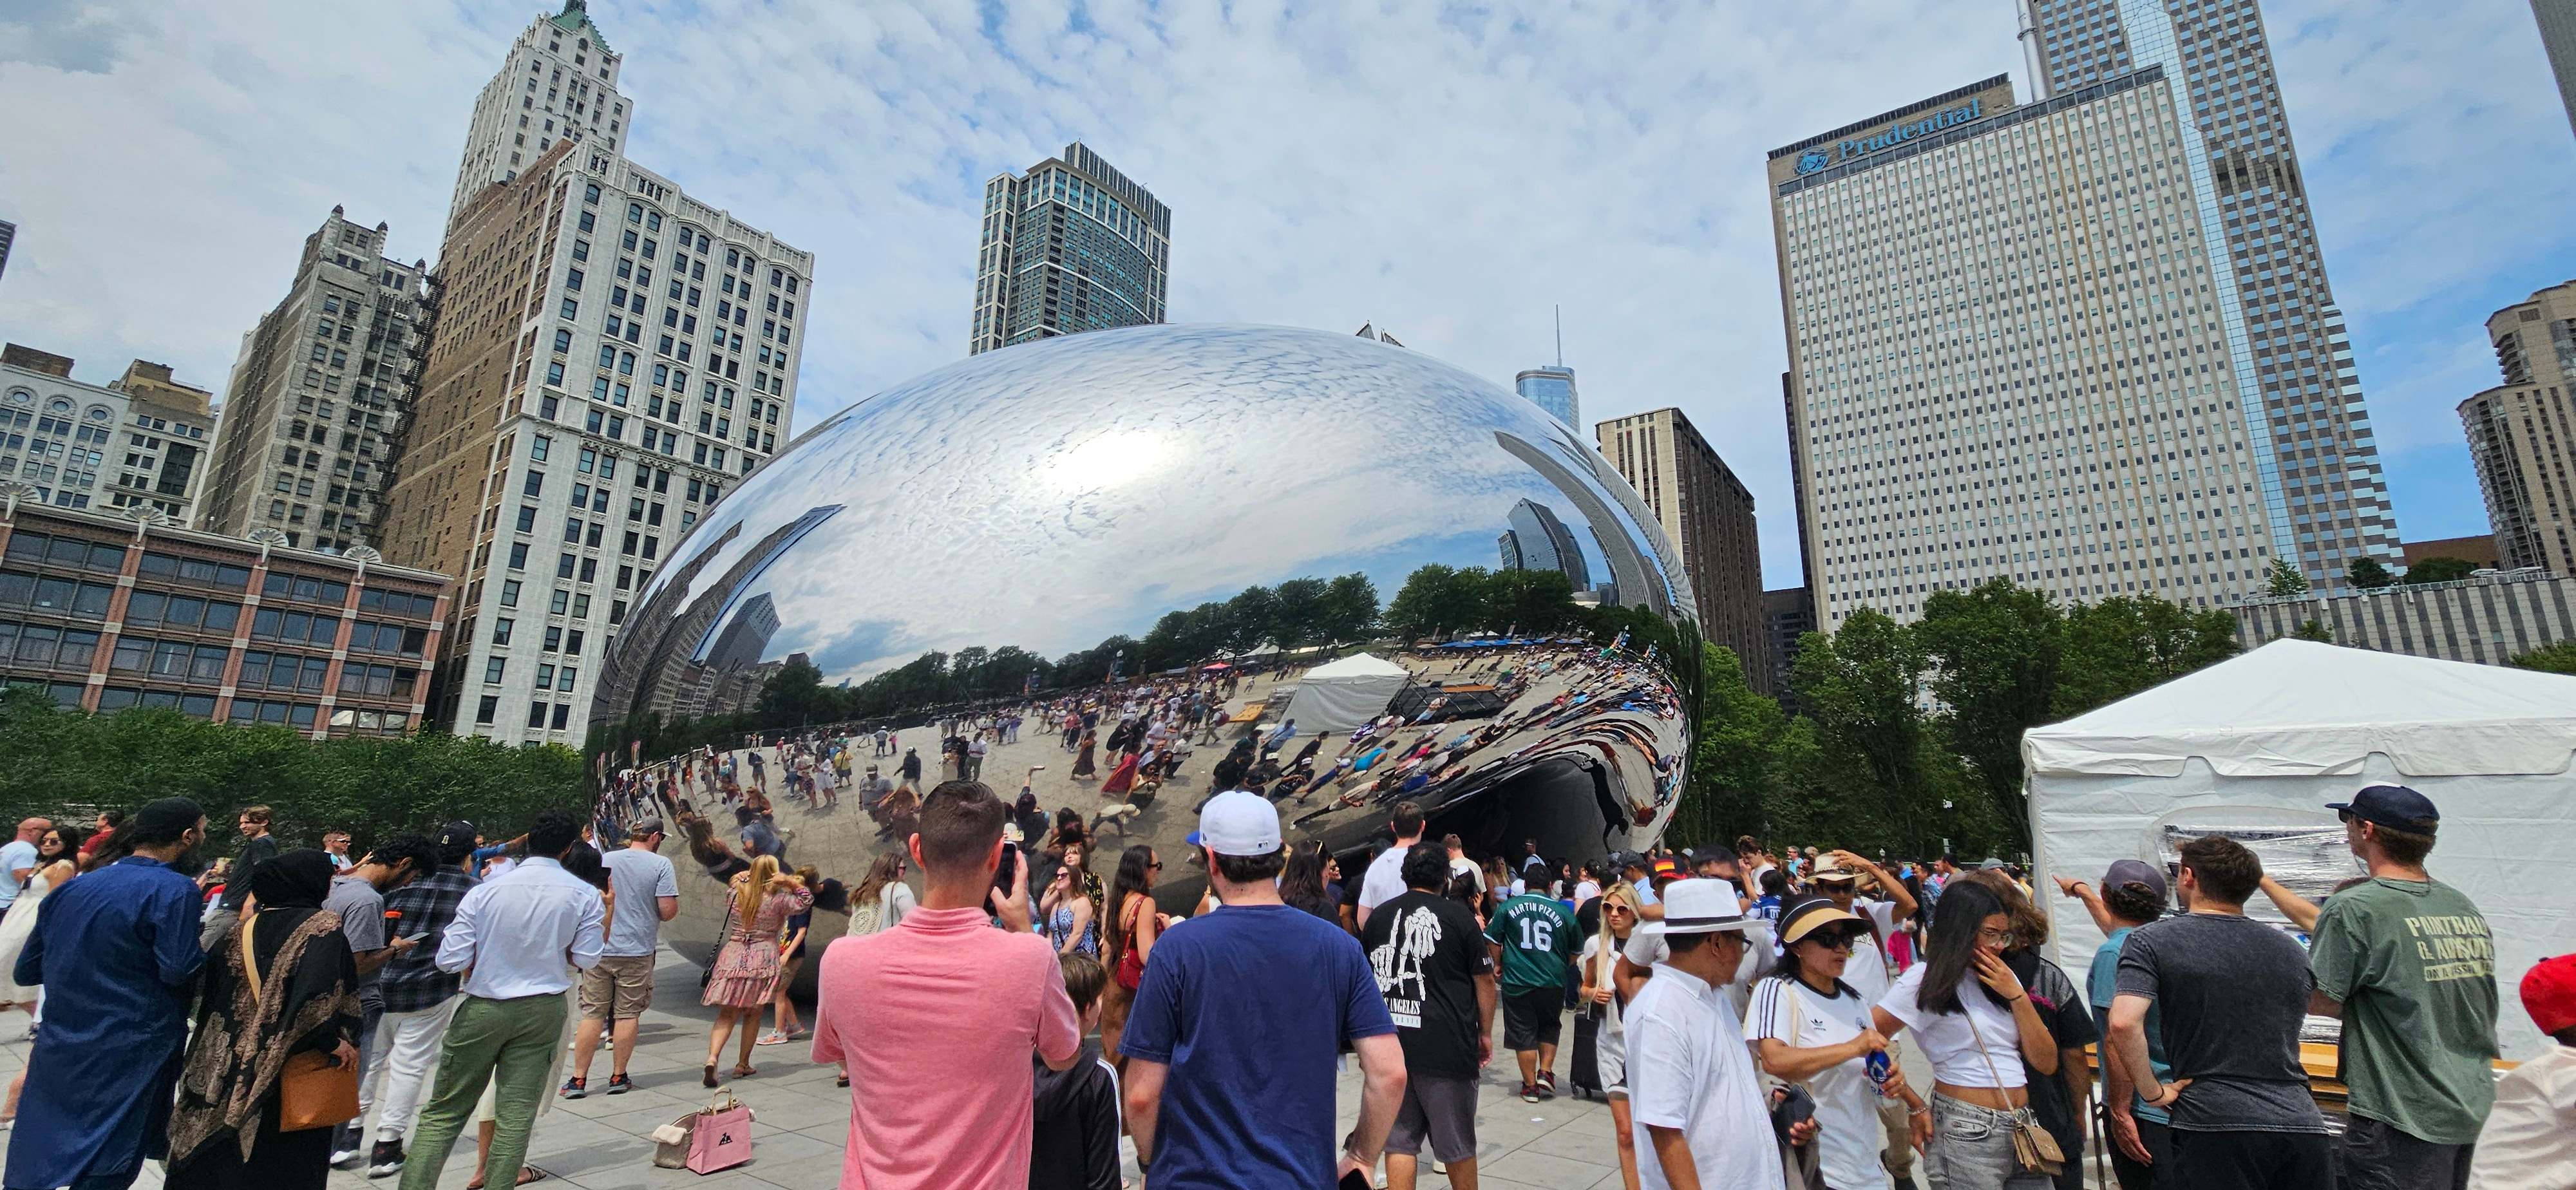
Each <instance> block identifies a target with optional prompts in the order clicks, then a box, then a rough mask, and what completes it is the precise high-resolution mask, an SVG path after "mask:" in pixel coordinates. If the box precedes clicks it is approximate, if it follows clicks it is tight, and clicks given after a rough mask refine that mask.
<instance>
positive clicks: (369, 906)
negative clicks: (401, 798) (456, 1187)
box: [322, 835, 438, 1168]
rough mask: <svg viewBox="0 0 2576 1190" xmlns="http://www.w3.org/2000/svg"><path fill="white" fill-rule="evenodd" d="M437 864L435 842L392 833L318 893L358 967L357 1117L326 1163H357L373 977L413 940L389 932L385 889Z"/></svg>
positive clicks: (368, 1085)
mask: <svg viewBox="0 0 2576 1190" xmlns="http://www.w3.org/2000/svg"><path fill="white" fill-rule="evenodd" d="M437 866H438V845H437V844H435V843H432V842H430V841H429V840H428V839H427V838H424V837H422V836H420V835H400V836H396V837H394V838H391V839H387V840H385V841H384V842H383V843H382V844H380V845H378V846H377V848H376V849H375V850H374V851H371V852H369V853H368V854H367V857H366V858H365V859H363V860H360V861H358V862H357V863H355V864H352V865H350V867H349V869H348V870H347V871H345V872H342V873H341V874H339V875H337V876H334V877H332V878H331V892H330V894H329V895H328V896H325V897H323V898H322V908H323V909H324V910H326V911H328V912H331V913H336V914H339V915H340V935H341V936H342V937H344V938H346V939H348V941H349V953H350V954H351V955H352V956H354V957H355V958H356V960H357V969H358V987H357V992H358V1011H359V1017H358V1020H359V1025H358V1105H359V1111H358V1118H357V1119H354V1120H351V1121H349V1122H348V1123H345V1124H342V1125H340V1127H339V1129H338V1130H337V1131H336V1132H334V1133H333V1134H332V1141H331V1164H333V1165H336V1166H340V1167H342V1168H355V1166H356V1163H357V1160H358V1157H359V1155H360V1146H361V1145H362V1144H363V1143H364V1139H365V1134H364V1130H363V1129H362V1128H361V1125H362V1124H363V1123H364V1122H365V1121H366V1118H367V1113H366V1109H367V1108H368V1107H371V1106H373V1105H374V1101H375V1094H374V1092H375V1080H373V1079H371V1078H369V1077H367V1074H368V1070H367V1054H368V1053H369V1052H370V1051H372V1050H373V1049H374V1048H375V1034H376V1024H377V1022H378V1021H380V1020H382V1019H384V1015H385V997H384V993H383V992H382V991H380V990H378V989H377V987H376V977H377V976H378V975H379V974H380V973H381V972H382V971H383V970H384V966H385V961H386V960H388V959H391V958H393V957H394V956H395V955H398V954H401V953H402V952H404V951H406V950H409V949H411V948H412V947H413V946H414V945H415V943H414V941H413V940H412V939H409V938H394V937H390V936H388V931H387V930H386V929H385V896H384V894H386V893H388V892H391V891H393V890H395V889H397V888H401V887H402V886H404V885H406V884H409V883H411V882H412V878H413V877H415V876H418V875H420V874H421V873H424V872H427V871H429V870H431V869H433V868H436V867H437Z"/></svg>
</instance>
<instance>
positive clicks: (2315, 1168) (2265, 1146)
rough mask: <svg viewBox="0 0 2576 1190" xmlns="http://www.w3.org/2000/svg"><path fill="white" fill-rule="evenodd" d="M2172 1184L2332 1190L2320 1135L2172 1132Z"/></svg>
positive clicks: (2329, 1160) (2206, 1188)
mask: <svg viewBox="0 0 2576 1190" xmlns="http://www.w3.org/2000/svg"><path fill="white" fill-rule="evenodd" d="M2172 1135H2173V1175H2172V1176H2173V1181H2174V1184H2175V1185H2177V1186H2189V1187H2191V1188H2192V1190H2335V1176H2334V1152H2333V1148H2332V1145H2331V1142H2330V1141H2329V1140H2328V1139H2327V1137H2326V1134H2325V1133H2322V1132H2194V1131H2190V1130H2188V1129H2183V1128H2176V1129H2173V1130H2172Z"/></svg>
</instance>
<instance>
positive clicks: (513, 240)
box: [380, 2, 814, 743]
mask: <svg viewBox="0 0 2576 1190" xmlns="http://www.w3.org/2000/svg"><path fill="white" fill-rule="evenodd" d="M581 12H582V10H581V6H580V4H579V3H577V2H576V3H573V4H571V5H568V6H567V7H566V8H565V10H564V14H563V15H562V16H557V17H540V18H539V19H538V20H537V21H536V23H535V24H534V25H533V26H531V27H530V29H529V30H528V32H527V33H525V34H523V35H521V37H520V38H519V41H518V43H517V45H516V47H515V48H514V49H513V50H512V53H511V57H510V60H509V63H508V64H507V65H505V66H504V67H503V68H502V75H501V77H500V78H499V79H496V80H495V86H494V87H488V88H486V89H485V92H484V94H485V96H486V97H487V99H488V98H489V97H490V96H492V95H494V94H496V93H500V92H506V91H508V90H510V85H514V84H515V80H516V79H517V78H519V77H523V76H524V77H539V78H543V77H545V76H543V75H530V74H529V72H528V68H527V66H526V64H525V60H526V58H527V56H528V55H529V54H530V53H531V52H538V53H556V52H560V53H563V54H571V55H573V59H572V61H571V62H570V63H568V65H570V66H573V67H575V68H592V69H606V70H608V71H609V72H610V74H609V76H607V77H606V78H603V79H601V80H600V81H602V82H613V79H614V59H613V58H611V59H608V60H607V61H605V62H601V60H600V59H599V58H597V57H594V56H592V55H594V54H605V48H604V46H603V44H602V42H601V41H600V39H599V37H598V34H597V31H596V29H594V28H592V27H591V26H590V24H589V22H588V19H587V17H586V16H583V15H581ZM574 17H579V19H578V20H577V21H575V22H574V25H573V26H571V27H568V26H567V25H566V21H567V19H569V18H574ZM585 42H586V43H587V45H585V44H584V43H585ZM557 45H561V46H563V47H566V48H564V49H562V50H560V51H557V50H556V49H555V48H554V47H555V46H557ZM532 46H543V47H546V48H545V49H543V50H538V51H532V50H531V47H532ZM584 51H588V52H587V53H585V52H584ZM594 62H600V65H599V66H597V67H595V68H594V67H591V65H590V64H591V63H594ZM544 69H546V70H551V69H552V68H551V67H546V68H544ZM538 94H539V95H542V94H543V92H539V93H538ZM563 94H564V96H565V98H564V99H562V102H564V103H566V104H574V103H575V101H574V100H572V99H570V98H569V96H571V95H572V94H574V92H572V91H571V90H570V89H569V88H566V89H565V91H564V93H563ZM612 94H613V92H610V91H608V90H607V89H606V88H604V87H603V88H601V89H600V90H596V91H593V92H591V93H589V94H588V95H586V96H584V97H583V100H584V101H586V102H584V103H583V104H581V105H579V106H573V107H572V109H571V110H572V113H573V115H575V116H577V117H581V118H583V119H585V120H586V119H587V118H588V116H589V115H590V114H595V113H596V112H597V111H598V110H599V109H598V106H596V105H601V104H607V105H610V106H609V107H608V108H607V110H608V112H609V118H610V120H614V119H615V116H616V113H618V112H620V111H622V110H623V108H622V106H621V105H622V101H618V100H614V99H612V98H610V96H611V95H612ZM584 106H587V107H588V111H587V112H585V111H584V110H583V107H584ZM480 107H481V105H478V111H480ZM484 123H485V121H484V120H483V118H482V116H481V115H478V117H477V122H476V125H475V127H476V129H477V135H478V136H480V135H481V131H480V130H481V129H483V127H484ZM615 131H616V132H617V133H619V134H620V139H622V134H623V133H624V132H625V131H626V129H623V128H620V129H616V130H615ZM608 132H609V129H608V126H607V124H606V123H602V124H601V132H600V134H599V135H598V136H596V137H593V136H588V135H584V136H581V137H570V138H567V137H562V136H558V137H556V138H555V139H554V140H553V141H552V143H551V144H550V145H548V146H547V147H546V148H544V149H543V150H540V151H538V152H536V153H535V154H534V155H533V156H527V155H523V156H522V157H521V159H520V161H519V162H518V163H517V165H516V166H515V176H513V177H511V178H509V179H508V180H507V181H503V182H499V183H497V184H494V185H490V186H486V187H483V188H482V189H481V190H479V191H478V192H476V193H474V194H473V195H472V196H471V197H470V198H469V199H468V200H467V201H466V202H465V203H464V205H463V206H462V207H461V208H459V209H458V210H457V211H456V212H454V213H452V214H451V217H450V227H449V231H448V235H447V241H446V243H445V244H444V245H443V246H442V248H441V250H440V256H439V266H438V268H437V269H436V270H435V271H434V272H433V273H432V274H431V278H430V282H431V283H430V289H429V294H428V297H427V299H426V301H425V302H424V307H425V309H426V310H427V311H428V312H429V316H430V328H429V347H428V348H427V351H426V355H425V360H424V362H423V364H422V366H421V375H420V381H419V386H418V392H419V396H418V398H417V400H416V401H415V403H414V410H413V413H412V416H410V417H409V418H407V419H405V422H404V425H403V435H402V439H401V444H400V451H399V453H398V455H397V457H396V464H395V478H394V480H393V482H392V484H391V486H390V487H389V488H388V489H387V491H386V493H385V504H386V510H385V513H384V516H383V518H382V522H383V525H384V527H385V529H384V534H383V536H384V540H383V541H382V542H381V543H380V548H382V549H383V550H384V552H385V553H386V554H387V555H388V556H389V557H390V558H391V559H392V560H393V561H395V562H398V563H401V564H404V565H410V566H417V567H421V568H423V569H429V570H436V571H439V572H442V573H446V574H451V575H454V576H456V580H457V589H458V592H459V594H458V597H457V599H456V600H455V603H454V610H453V612H452V613H451V617H452V620H451V622H452V623H453V625H454V627H453V629H452V631H451V632H450V634H449V636H448V639H449V640H450V641H451V642H453V643H452V644H451V646H450V647H449V650H448V655H447V656H446V657H444V658H442V660H441V663H440V665H439V667H438V670H437V673H436V678H435V684H434V689H433V693H432V696H431V701H430V706H431V710H430V717H431V719H432V721H433V722H438V723H442V724H446V725H449V726H451V727H453V729H454V730H456V731H459V732H468V733H472V734H476V735H483V736H489V737H492V738H494V739H498V740H502V741H505V742H529V741H551V742H561V743H578V742H579V741H580V740H581V737H582V733H583V732H584V730H585V729H586V728H587V726H588V722H587V721H588V718H589V712H590V699H591V692H592V690H593V689H594V688H595V686H596V684H597V678H598V675H597V665H598V662H599V658H600V656H601V655H602V654H603V653H605V652H606V650H607V645H608V641H609V638H611V637H612V636H613V635H614V634H615V633H616V631H617V629H618V626H619V625H620V624H622V623H623V622H624V621H625V619H626V613H627V610H628V609H629V607H630V606H631V605H632V603H633V601H634V599H635V597H636V594H637V593H638V592H639V591H640V590H641V589H642V588H643V586H644V585H645V583H646V582H647V581H648V580H649V579H650V578H651V576H652V573H653V571H654V570H655V569H656V568H657V566H658V565H659V562H660V559H661V558H662V557H664V556H665V553H666V547H667V546H669V545H671V544H674V543H676V542H677V541H678V540H679V538H680V537H681V535H682V534H684V533H686V532H688V530H689V528H690V526H691V525H693V524H694V523H695V522H696V521H697V519H698V517H699V516H701V515H703V514H704V510H705V509H706V508H707V507H708V506H709V505H712V504H713V503H715V501H716V500H717V499H718V498H719V497H721V496H722V495H723V494H724V492H725V490H726V489H727V488H728V487H729V486H730V485H731V483H732V482H733V481H734V480H735V478H736V477H739V476H741V475H745V474H748V473H749V472H750V471H751V470H752V469H753V468H755V467H757V466H758V465H759V464H760V463H761V462H763V461H765V460H766V459H768V458H769V457H770V455H772V454H773V453H775V452H776V451H777V449H778V444H779V443H780V442H781V441H784V440H787V439H789V438H791V437H792V436H793V416H792V413H793V410H794V408H795V379H796V371H797V366H798V361H799V359H800V358H801V356H802V353H803V350H804V342H805V336H804V335H803V334H802V333H801V329H802V328H803V327H804V325H805V322H806V320H805V319H802V318H800V311H799V307H800V306H802V305H804V304H805V303H807V302H809V301H810V300H811V297H812V292H813V286H812V281H813V268H814V259H813V256H812V254H810V253H806V252H802V251H799V250H797V249H795V248H792V247H789V246H787V245H786V244H783V243H780V242H779V241H777V240H776V239H774V238H772V237H771V236H770V235H769V234H768V233H767V232H764V231H762V230H760V229H759V228H756V227H752V226H749V225H747V224H744V223H742V222H740V221H739V220H736V219H735V218H733V216H732V215H730V214H729V213H727V212H725V211H721V210H717V209H715V208H713V207H709V206H707V205H706V204H704V203H700V202H697V201H695V200H692V199H690V198H689V197H688V196H687V195H685V194H683V193H682V192H681V190H680V187H679V185H678V184H677V183H675V182H673V181H671V180H670V179H668V178H665V177H662V176H661V175H659V174H656V173H653V172H652V171H650V170H647V169H645V168H643V167H642V166H639V165H637V164H635V163H634V162H632V161H629V160H627V159H625V158H624V157H622V156H620V155H618V154H617V153H616V152H615V151H614V150H613V149H612V148H611V146H610V143H609V141H608V139H607V135H608ZM475 160H476V157H475V154H474V152H473V150H472V149H471V148H470V147H469V151H468V155H467V167H468V169H469V171H470V170H472V169H474V168H475V164H474V163H475ZM503 160H505V161H506V160H507V157H506V155H505V156H504V157H503ZM504 168H510V167H504ZM473 176H479V175H473Z"/></svg>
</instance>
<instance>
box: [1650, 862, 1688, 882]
mask: <svg viewBox="0 0 2576 1190" xmlns="http://www.w3.org/2000/svg"><path fill="white" fill-rule="evenodd" d="M1681 874H1682V866H1681V865H1680V864H1677V863H1674V862H1673V861H1671V860H1668V859H1659V860H1656V861H1655V866H1654V867H1652V868H1650V869H1648V877H1647V878H1648V879H1651V880H1661V879H1663V878H1664V877H1666V876H1679V875H1681Z"/></svg>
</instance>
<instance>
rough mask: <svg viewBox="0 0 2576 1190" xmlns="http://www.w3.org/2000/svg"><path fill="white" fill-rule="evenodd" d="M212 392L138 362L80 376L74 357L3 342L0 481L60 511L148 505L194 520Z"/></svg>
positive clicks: (163, 367)
mask: <svg viewBox="0 0 2576 1190" xmlns="http://www.w3.org/2000/svg"><path fill="white" fill-rule="evenodd" d="M212 395H213V394H210V393H208V392H207V391H206V390H204V389H202V388H192V387H190V386H188V385H185V384H181V383H179V382H177V381H175V380H172V379H171V378H170V367H169V365H167V364H156V363H151V362H149V361H146V360H135V361H133V362H132V363H129V364H127V365H126V367H125V374H124V375H123V376H120V377H118V378H116V379H115V380H112V381H109V382H108V383H106V384H104V385H95V384H84V383H82V382H80V381H78V380H74V379H72V359H71V357H69V356H63V355H55V354H53V353H52V352H49V351H38V350H36V349H34V348H31V347H21V346H19V345H18V344H15V343H11V344H9V345H7V346H6V347H5V348H0V481H5V480H16V481H18V482H21V483H25V484H27V485H29V486H30V487H31V488H32V489H33V495H32V496H31V497H30V499H31V501H33V502H40V503H44V504H50V505H53V506H54V507H56V508H95V509H101V510H104V509H119V508H150V509H153V510H155V511H158V512H160V513H162V514H164V515H167V516H171V517H176V518H179V519H180V520H182V521H185V520H186V519H187V516H188V513H189V510H190V509H191V508H192V507H194V504H195V501H196V499H197V496H198V488H199V485H200V484H202V483H203V482H204V481H205V475H206V467H205V454H206V447H207V445H208V441H209V440H210V439H212V438H214V437H215V416H214V414H213V413H211V412H209V411H208V401H209V400H210V399H211V398H212Z"/></svg>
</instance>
